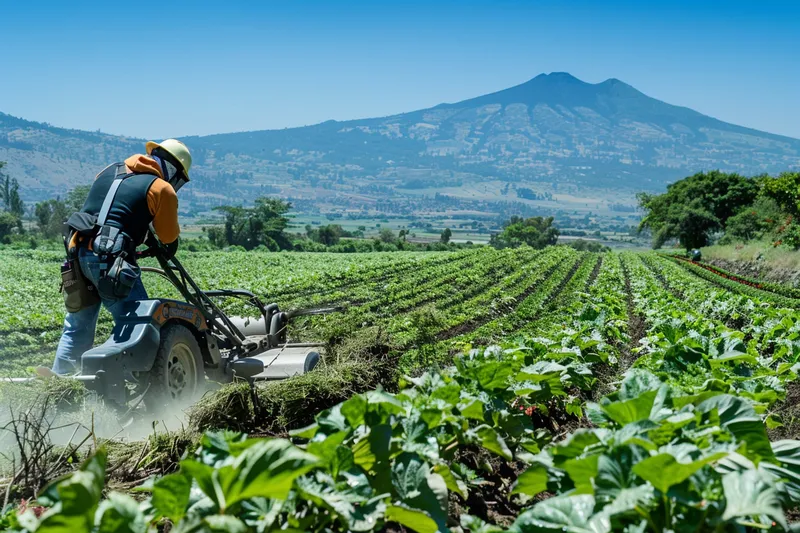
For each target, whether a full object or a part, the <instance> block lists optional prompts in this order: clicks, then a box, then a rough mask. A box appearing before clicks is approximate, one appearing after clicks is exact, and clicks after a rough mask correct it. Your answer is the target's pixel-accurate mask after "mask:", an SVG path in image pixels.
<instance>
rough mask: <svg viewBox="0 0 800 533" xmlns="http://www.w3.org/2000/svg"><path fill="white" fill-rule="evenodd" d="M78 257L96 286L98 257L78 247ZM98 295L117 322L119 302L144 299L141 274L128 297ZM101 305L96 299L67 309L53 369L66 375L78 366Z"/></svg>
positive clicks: (99, 263) (92, 332)
mask: <svg viewBox="0 0 800 533" xmlns="http://www.w3.org/2000/svg"><path fill="white" fill-rule="evenodd" d="M78 261H79V263H80V266H81V271H82V272H83V275H84V276H86V279H88V280H89V281H91V282H92V284H93V285H94V286H97V280H98V278H99V277H100V268H101V267H102V263H101V262H100V259H99V258H98V257H97V256H96V255H94V253H93V252H91V251H89V250H86V249H84V248H81V249H79V250H78ZM100 299H101V301H102V305H103V306H105V308H106V309H108V311H109V312H110V313H111V316H112V317H113V318H114V321H115V322H116V320H117V318H118V317H119V315H120V313H121V312H122V309H121V308H122V305H121V304H122V302H127V301H135V300H146V299H147V291H145V289H144V285H143V284H142V278H141V277H139V279H138V280H136V283H135V284H134V285H133V288H132V289H131V292H130V294H129V295H128V297H127V298H122V299H120V298H114V297H113V296H112V297H109V296H108V295H105V294H102V293H101V294H100ZM100 305H101V304H99V303H98V304H97V305H93V306H91V307H87V308H85V309H81V310H80V311H78V312H77V313H67V316H66V318H64V332H63V333H62V334H61V340H60V341H58V348H56V360H55V362H54V363H53V372H55V373H56V374H61V375H67V374H74V373H76V372H77V371H78V370H79V369H80V358H81V356H82V355H83V353H84V352H86V351H88V350H91V348H92V344H94V332H95V328H96V327H97V317H98V316H99V314H100Z"/></svg>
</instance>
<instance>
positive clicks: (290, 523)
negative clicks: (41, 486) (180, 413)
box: [14, 253, 800, 533]
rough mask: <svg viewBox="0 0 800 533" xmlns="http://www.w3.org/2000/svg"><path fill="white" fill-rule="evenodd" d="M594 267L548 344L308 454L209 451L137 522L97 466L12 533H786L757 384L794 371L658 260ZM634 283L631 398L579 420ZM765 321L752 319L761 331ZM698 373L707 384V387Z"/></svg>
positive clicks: (610, 352)
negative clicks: (106, 487) (399, 529)
mask: <svg viewBox="0 0 800 533" xmlns="http://www.w3.org/2000/svg"><path fill="white" fill-rule="evenodd" d="M545 257H546V256H545ZM591 257H592V256H589V257H588V258H587V257H586V256H585V255H576V254H573V253H569V254H567V253H564V257H563V258H562V259H568V261H563V262H562V263H557V264H556V267H555V269H554V270H553V271H552V272H550V275H549V276H546V277H545V283H547V282H553V283H555V285H548V287H547V289H549V290H547V289H545V290H544V292H546V294H547V295H549V296H551V297H552V300H553V302H556V301H557V302H558V307H551V306H549V305H547V302H545V301H541V303H542V304H545V305H541V304H540V305H539V307H538V311H535V314H534V315H533V316H537V317H541V320H540V321H538V322H537V324H536V326H535V327H532V331H533V330H535V333H536V335H537V336H536V337H535V338H525V339H523V340H518V341H515V342H511V343H501V344H500V345H495V346H493V347H489V348H487V349H469V350H467V351H466V352H465V353H464V354H462V355H459V356H457V357H456V358H455V360H454V364H453V365H452V366H447V367H445V368H443V369H441V370H438V371H429V372H427V373H424V374H422V375H421V376H419V377H416V378H413V379H408V380H407V381H406V382H404V383H403V384H401V390H400V392H398V393H397V394H390V393H387V392H384V391H381V390H376V391H372V392H369V393H366V394H359V395H355V396H353V397H352V398H351V399H349V400H347V401H346V402H344V403H342V404H340V405H337V406H336V407H334V408H332V409H329V410H327V411H325V412H323V413H321V414H320V415H319V416H318V417H317V421H316V423H315V424H313V425H312V426H310V427H308V428H304V429H301V430H298V431H296V432H294V435H293V440H294V442H292V441H290V440H286V439H246V438H245V437H244V436H241V435H237V434H233V433H211V434H207V435H206V436H205V437H204V438H203V440H202V442H201V443H200V446H199V447H198V448H197V450H196V451H195V453H194V454H190V455H189V456H188V457H186V458H185V459H183V460H182V461H181V463H180V469H179V470H178V471H177V472H176V473H174V474H170V475H168V476H164V477H161V478H159V479H156V480H154V482H153V483H151V484H148V485H147V486H146V487H145V488H144V490H146V491H147V492H149V493H150V497H149V498H147V499H146V500H145V501H144V502H142V503H137V502H136V501H134V500H132V499H131V498H130V497H128V496H124V495H121V494H115V493H112V494H111V495H109V496H108V497H106V498H102V489H103V469H104V455H103V453H102V452H100V453H99V454H97V455H95V456H94V457H93V458H92V459H90V461H89V462H87V463H86V465H84V467H83V469H82V471H81V473H80V474H77V475H73V476H69V477H67V478H65V479H63V480H59V481H57V482H55V483H54V484H52V485H51V486H50V488H49V489H47V490H46V491H45V492H44V494H43V496H42V497H41V498H40V503H43V504H46V505H47V506H48V507H49V510H47V511H46V512H45V513H44V515H43V516H42V517H41V518H40V519H36V518H35V517H34V516H32V512H31V511H28V512H27V514H25V515H23V517H22V518H21V519H17V518H14V519H15V520H17V521H18V522H19V524H18V528H19V529H24V530H28V531H32V530H33V529H35V528H36V527H37V526H40V524H41V526H40V527H41V529H40V531H41V530H47V527H48V526H54V525H55V524H59V526H61V527H62V528H69V529H72V530H76V531H77V530H89V529H91V526H92V525H93V524H98V525H99V526H100V527H102V528H104V529H103V530H104V531H105V530H107V531H112V529H109V528H110V524H112V523H120V522H124V523H125V524H126V527H127V529H126V530H127V531H141V532H143V531H145V528H146V527H147V526H148V524H157V523H162V524H163V523H164V521H167V520H168V521H171V522H175V523H178V527H179V529H180V530H182V531H201V530H202V531H215V530H218V531H221V530H226V531H265V532H271V531H336V530H348V531H379V530H383V529H385V528H388V529H390V530H391V529H396V526H394V525H393V524H399V525H402V526H403V527H405V528H407V529H410V530H413V531H419V532H445V531H452V530H453V529H455V530H458V528H460V530H462V531H473V532H483V533H488V532H499V531H505V530H508V531H513V532H519V533H523V532H534V531H536V532H541V531H593V532H610V531H623V530H624V531H676V532H688V531H711V530H716V531H745V530H749V529H759V530H775V531H778V530H784V529H786V528H787V527H788V525H787V521H786V516H785V513H784V509H789V508H792V507H794V506H796V505H798V504H800V467H798V466H797V465H800V442H798V441H779V442H775V443H770V442H769V440H768V438H767V434H766V428H765V423H764V421H763V420H764V419H766V420H767V423H769V417H768V416H767V415H766V413H765V412H764V407H765V406H767V405H770V401H777V398H774V399H773V398H769V397H767V396H768V394H767V393H768V391H767V390H766V389H763V390H759V389H758V386H759V385H758V384H759V383H764V382H768V381H769V380H768V379H766V378H767V377H769V376H767V375H766V373H768V372H775V371H776V367H780V366H781V365H783V364H784V363H786V362H788V361H785V360H782V361H778V360H776V359H775V354H774V353H773V355H772V356H771V357H766V358H765V357H764V356H763V355H762V354H761V353H760V352H759V353H753V350H756V351H758V350H762V349H768V348H769V346H770V343H769V342H768V341H767V340H766V339H764V338H757V334H756V333H755V332H754V331H751V332H750V333H748V334H744V333H742V335H747V336H749V337H750V338H749V340H747V341H746V342H747V346H743V344H744V343H745V339H744V338H743V337H742V338H738V337H737V335H736V333H741V332H737V331H736V330H733V329H731V328H727V326H726V325H725V321H726V320H729V319H730V318H731V316H732V315H733V314H735V311H734V310H735V309H736V308H737V307H738V306H739V305H744V306H745V307H748V306H747V304H742V303H741V301H742V300H743V297H742V296H741V295H736V294H731V293H726V292H725V291H720V290H718V289H716V288H714V287H713V286H712V285H709V284H708V283H706V282H704V281H702V280H698V279H697V278H694V279H692V275H691V274H690V273H688V272H686V271H684V270H682V269H681V268H680V267H678V266H677V265H672V264H671V263H664V264H663V265H661V264H660V263H653V264H658V265H659V266H662V267H663V268H661V269H660V270H658V272H659V274H660V275H661V276H662V277H663V278H664V279H665V280H666V281H667V283H668V285H669V286H673V287H680V288H681V290H682V291H683V294H686V295H691V294H692V291H694V290H696V289H697V290H700V289H708V292H707V293H706V294H705V296H706V297H707V298H710V299H712V300H713V301H714V303H711V304H708V306H712V305H714V304H725V300H726V298H729V299H730V300H731V302H728V306H727V308H726V311H725V312H722V313H718V314H717V315H716V316H714V317H713V318H705V317H704V316H703V311H702V310H698V309H697V307H698V303H699V302H697V300H698V299H699V298H700V296H697V297H696V298H693V299H692V300H691V301H685V300H684V299H682V298H678V297H677V296H675V295H674V294H672V293H670V291H669V290H667V289H666V288H665V287H664V286H663V285H662V282H661V281H659V279H658V278H657V276H656V274H655V272H654V270H653V268H651V265H649V264H646V263H645V261H648V262H652V261H656V262H658V261H661V260H658V259H657V258H656V259H654V258H653V257H647V258H646V259H645V261H643V260H642V259H641V258H640V257H638V256H635V255H632V254H624V255H623V256H622V258H621V261H620V260H619V258H618V256H612V257H613V259H609V256H606V257H605V258H604V259H603V262H602V263H601V264H600V266H599V269H598V271H597V275H596V277H595V279H594V282H593V283H588V280H589V279H590V275H591V273H592V271H593V270H594V268H595V266H596V264H595V263H594V262H593V261H592V260H591V259H590V258H591ZM595 260H596V259H595ZM623 266H624V271H625V272H627V274H628V279H629V281H630V285H631V291H632V295H631V296H632V298H633V302H634V305H635V309H636V311H637V312H638V313H641V314H642V315H643V316H644V317H645V319H646V321H647V323H648V325H649V326H650V327H651V328H652V329H651V331H650V332H649V333H648V335H647V336H646V339H645V340H644V342H643V343H642V345H641V347H640V353H641V357H640V358H639V360H638V361H637V362H636V363H635V365H634V367H633V368H632V369H631V370H629V371H628V372H627V373H626V374H625V375H624V377H622V379H621V382H620V383H619V384H618V387H615V390H613V392H611V393H610V394H608V395H606V396H604V397H602V398H601V399H600V401H599V402H596V403H595V402H585V403H584V402H583V398H584V397H586V396H587V395H588V393H589V392H590V391H591V390H592V389H593V388H594V387H596V385H597V374H596V370H597V368H598V365H600V364H603V365H611V368H614V362H615V359H616V358H615V357H614V355H615V352H616V346H619V345H622V344H624V343H625V342H627V341H628V340H629V339H628V338H627V337H626V335H625V334H624V331H623V330H624V324H625V322H626V319H629V318H630V317H627V316H626V307H627V296H628V295H627V294H626V293H625V280H624V273H623ZM565 272H566V273H565ZM684 276H685V277H684ZM556 280H558V281H556ZM539 287H541V288H544V286H539ZM578 287H581V288H583V289H584V290H571V289H574V288H578ZM726 294H727V296H726ZM530 296H531V294H527V295H526V298H525V299H523V300H522V302H523V303H524V302H525V300H526V299H527V298H529V297H530ZM732 302H733V303H732ZM520 307H521V305H519V306H515V308H514V311H515V312H518V311H519V309H520ZM749 308H750V309H759V310H761V309H765V310H766V311H765V313H766V314H769V313H770V312H782V313H786V312H788V311H787V310H779V309H775V308H772V307H771V306H763V305H762V303H759V302H755V301H753V302H752V307H749ZM506 314H507V313H506ZM763 318H764V317H762V316H761V315H759V316H758V317H755V318H754V317H749V318H748V322H747V325H748V327H751V328H754V327H756V324H758V323H759V320H762V319H763ZM784 318H786V316H784ZM766 320H768V321H769V320H771V319H766ZM742 348H744V349H745V350H746V351H744V353H739V352H742ZM773 352H774V350H773ZM782 358H783V359H786V354H784V355H783V356H782ZM688 365H696V366H698V365H699V366H704V365H705V372H706V374H707V375H708V376H709V377H708V379H706V380H705V381H704V382H702V383H701V382H700V380H699V379H697V376H696V375H695V374H693V373H692V371H691V369H690V368H689V366H688ZM772 377H773V378H775V383H776V385H777V384H779V383H778V382H779V381H780V379H781V378H780V377H779V376H777V375H773V376H772ZM740 378H749V379H740ZM748 381H752V382H755V383H756V385H755V386H751V385H748ZM583 414H585V418H584V417H582V415H583ZM570 419H571V420H573V421H574V422H577V424H573V425H572V426H573V427H574V425H578V426H583V427H581V428H580V429H576V430H574V431H572V432H571V433H570V434H569V435H567V436H565V437H564V438H561V437H562V435H561V431H560V430H559V429H558V427H559V426H558V425H556V424H554V423H553V421H554V420H561V421H564V420H570ZM561 427H562V428H563V425H562V426H561ZM543 495H547V496H549V497H543ZM67 509H69V512H66V510H67ZM454 509H461V510H462V511H463V512H462V513H461V514H460V516H459V515H458V514H453V513H452V510H454ZM489 522H494V524H490V523H489Z"/></svg>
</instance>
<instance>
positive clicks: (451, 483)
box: [433, 464, 467, 500]
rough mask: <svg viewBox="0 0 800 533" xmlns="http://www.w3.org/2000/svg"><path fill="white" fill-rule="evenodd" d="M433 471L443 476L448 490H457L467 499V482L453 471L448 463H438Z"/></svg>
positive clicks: (457, 492)
mask: <svg viewBox="0 0 800 533" xmlns="http://www.w3.org/2000/svg"><path fill="white" fill-rule="evenodd" d="M433 471H434V472H436V473H437V474H439V475H440V476H442V479H444V482H445V484H446V485H447V490H450V491H452V492H455V493H456V494H458V495H459V496H461V497H462V498H464V499H465V500H466V499H467V484H466V483H464V481H463V480H462V479H460V478H458V477H456V475H455V474H454V473H453V471H452V470H450V468H449V467H448V466H447V465H444V464H438V465H436V466H434V467H433Z"/></svg>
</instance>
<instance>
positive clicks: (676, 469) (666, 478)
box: [633, 452, 727, 493]
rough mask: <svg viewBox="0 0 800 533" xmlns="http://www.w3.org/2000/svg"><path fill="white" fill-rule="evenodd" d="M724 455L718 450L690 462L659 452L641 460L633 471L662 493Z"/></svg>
mask: <svg viewBox="0 0 800 533" xmlns="http://www.w3.org/2000/svg"><path fill="white" fill-rule="evenodd" d="M726 455H727V454H725V453H721V452H720V453H715V454H712V455H709V456H708V457H704V458H703V459H698V460H697V461H692V462H691V463H679V462H678V461H677V460H676V459H675V457H674V456H672V455H670V454H668V453H660V454H658V455H654V456H652V457H648V458H647V459H645V460H644V461H641V462H640V463H639V464H637V465H636V466H634V467H633V472H634V473H635V474H636V475H637V476H639V477H641V478H642V479H644V480H646V481H649V482H650V483H651V484H652V485H653V486H654V487H655V488H657V489H658V490H660V491H661V492H662V493H666V492H667V491H668V490H669V488H670V487H672V486H673V485H677V484H679V483H682V482H683V481H685V480H686V479H688V478H689V476H691V475H692V474H694V473H695V472H697V471H698V470H700V469H701V468H703V467H704V466H705V465H707V464H709V463H712V462H714V461H717V460H719V459H722V458H723V457H725V456H726Z"/></svg>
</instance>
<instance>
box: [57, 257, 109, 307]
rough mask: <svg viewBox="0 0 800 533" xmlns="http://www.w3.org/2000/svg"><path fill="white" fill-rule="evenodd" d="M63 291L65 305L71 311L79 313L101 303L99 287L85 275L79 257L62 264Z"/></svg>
mask: <svg viewBox="0 0 800 533" xmlns="http://www.w3.org/2000/svg"><path fill="white" fill-rule="evenodd" d="M61 293H62V294H63V296H64V306H65V307H66V308H67V311H69V312H70V313H77V312H78V311H80V310H82V309H85V308H87V307H91V306H93V305H96V304H98V303H100V296H99V295H98V294H97V289H96V288H95V286H94V285H92V284H91V282H90V281H89V280H88V279H86V276H84V275H83V272H82V271H81V266H80V263H79V262H78V258H77V257H74V258H71V259H67V260H66V261H64V263H63V264H62V265H61Z"/></svg>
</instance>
